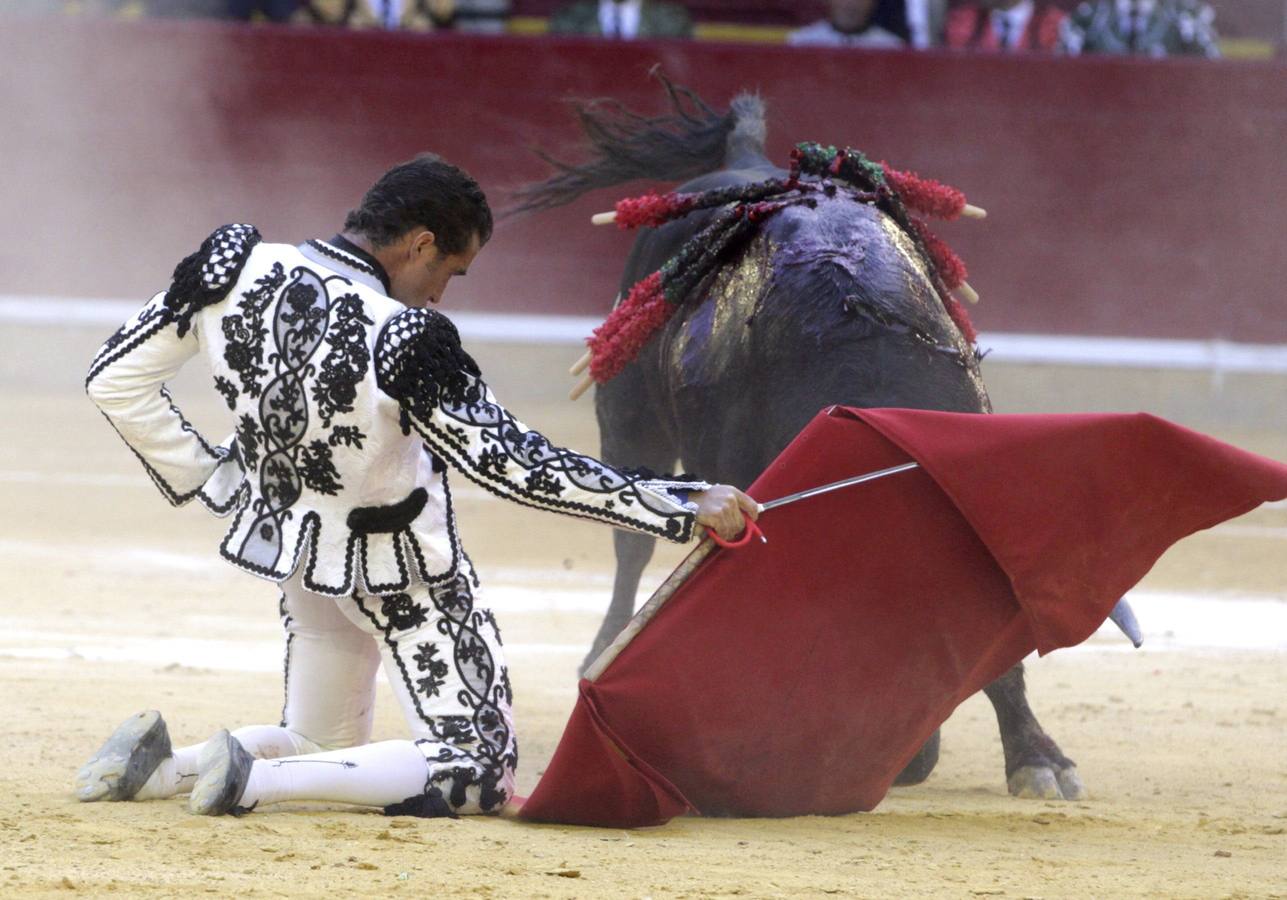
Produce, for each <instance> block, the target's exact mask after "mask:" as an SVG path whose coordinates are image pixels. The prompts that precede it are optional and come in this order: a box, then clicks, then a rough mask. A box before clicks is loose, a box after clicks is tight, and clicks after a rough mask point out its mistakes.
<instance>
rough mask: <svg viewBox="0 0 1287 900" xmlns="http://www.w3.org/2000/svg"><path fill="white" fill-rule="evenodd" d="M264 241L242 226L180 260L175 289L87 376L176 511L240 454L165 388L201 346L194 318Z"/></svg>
mask: <svg viewBox="0 0 1287 900" xmlns="http://www.w3.org/2000/svg"><path fill="white" fill-rule="evenodd" d="M257 241H258V232H255V231H254V229H251V228H249V226H243V225H230V226H224V227H223V228H221V229H219V230H218V231H216V232H215V233H214V234H212V235H211V236H210V238H208V239H207V240H206V242H205V243H203V244H202V245H201V248H200V249H199V250H198V251H197V252H196V253H193V254H192V255H190V256H188V257H187V258H186V259H184V260H183V262H181V263H179V266H178V267H177V268H176V269H175V273H174V280H173V282H172V283H171V285H170V288H169V290H167V291H166V292H165V293H162V294H157V295H156V296H154V297H153V298H152V299H151V300H149V301H148V303H147V304H146V305H145V306H144V307H143V308H142V309H141V310H139V312H138V313H136V314H135V315H134V316H133V317H132V318H131V319H130V320H129V321H127V322H126V323H125V324H124V325H122V326H121V327H120V329H118V330H117V332H116V333H115V334H114V335H112V336H111V337H110V338H108V339H107V342H106V343H104V344H103V346H102V347H101V348H100V349H99V351H98V353H97V354H96V355H95V356H94V361H93V362H92V363H91V364H90V369H89V375H88V376H87V377H86V379H85V390H86V392H87V393H88V394H89V396H90V399H91V400H93V401H94V404H95V405H96V406H97V407H98V408H99V410H100V411H101V412H102V413H103V415H104V416H106V417H107V421H108V422H109V423H111V425H112V427H113V428H114V429H116V432H117V434H119V435H120V436H121V438H122V439H123V440H124V441H125V443H126V444H127V445H129V447H130V449H131V450H132V451H134V455H135V456H137V457H138V458H139V461H140V462H141V463H142V464H143V468H144V469H146V470H147V473H148V475H150V476H151V477H152V480H153V481H154V482H156V486H157V487H158V488H160V490H161V493H162V494H164V495H165V497H166V499H167V500H169V501H170V502H171V503H172V504H174V505H175V506H180V505H182V504H184V503H187V502H188V501H189V500H191V499H192V498H193V497H197V496H200V495H201V488H202V486H203V485H204V484H205V482H206V481H207V479H209V478H210V476H211V475H213V474H214V473H215V470H216V469H218V468H219V467H220V466H221V465H223V464H224V463H225V462H235V457H234V456H233V455H232V454H231V453H230V451H229V450H228V449H227V448H223V447H214V446H211V445H210V443H209V442H208V441H206V439H205V438H203V437H202V436H201V434H199V433H198V432H197V430H196V428H194V427H193V426H192V424H191V423H190V422H188V420H187V419H185V418H184V416H183V413H182V412H181V411H180V410H179V408H178V407H177V406H176V405H175V404H174V401H173V399H172V398H171V397H170V392H169V391H168V390H167V389H166V386H165V383H166V381H168V380H169V379H171V378H173V377H174V376H175V375H176V374H177V373H178V371H179V370H180V369H181V368H182V367H183V364H184V363H186V362H187V361H188V360H189V359H191V358H192V357H193V356H194V355H195V354H196V353H197V351H198V349H199V348H200V344H199V342H198V339H197V335H196V332H195V331H193V330H192V327H191V324H192V316H193V314H194V313H195V312H196V311H197V310H199V309H200V308H201V307H203V306H208V305H209V304H211V303H214V302H218V301H219V300H221V299H223V297H225V296H226V295H227V293H228V290H229V289H230V288H231V287H232V285H233V284H234V283H235V282H236V279H237V277H238V276H239V275H240V273H241V269H242V268H243V267H244V265H245V260H246V257H247V256H248V255H249V253H250V250H251V248H253V246H254V244H255V243H256V242H257ZM207 505H211V504H210V502H207ZM212 508H213V507H212ZM215 511H216V512H223V511H225V510H222V509H216V510H215Z"/></svg>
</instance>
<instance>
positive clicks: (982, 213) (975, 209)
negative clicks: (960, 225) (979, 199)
mask: <svg viewBox="0 0 1287 900" xmlns="http://www.w3.org/2000/svg"><path fill="white" fill-rule="evenodd" d="M961 215H963V216H965V218H967V219H986V218H987V217H988V211H987V210H986V209H984V208H983V207H982V206H971V205H970V204H969V203H967V204H965V205H964V206H962V207H961Z"/></svg>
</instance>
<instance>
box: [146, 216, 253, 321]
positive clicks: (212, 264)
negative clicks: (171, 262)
mask: <svg viewBox="0 0 1287 900" xmlns="http://www.w3.org/2000/svg"><path fill="white" fill-rule="evenodd" d="M260 240H261V238H260V236H259V229H257V228H255V226H253V225H241V224H233V225H224V226H221V227H219V228H216V229H215V230H214V231H213V232H211V234H210V236H209V237H208V238H206V239H205V240H204V241H202V242H201V246H200V247H199V248H198V249H197V251H196V252H195V253H190V254H188V255H187V256H185V257H184V258H183V260H182V261H181V262H180V263H179V264H178V265H177V266H175V267H174V275H173V276H172V277H171V281H170V287H169V288H168V289H167V290H166V292H165V306H166V308H167V309H169V310H170V313H171V315H172V316H173V318H174V320H175V321H176V322H178V325H179V337H183V335H184V334H186V333H187V330H188V328H189V327H190V326H191V324H192V316H193V314H195V313H196V312H197V311H198V310H200V309H203V308H205V307H207V306H210V305H211V304H212V303H218V302H219V301H220V300H222V299H223V298H224V297H226V296H227V295H228V291H229V290H231V288H232V286H233V285H234V284H236V283H237V279H238V278H239V277H240V276H241V270H242V269H243V268H245V266H246V260H247V259H249V258H250V251H251V250H253V249H254V247H255V245H256V244H258V243H259V242H260Z"/></svg>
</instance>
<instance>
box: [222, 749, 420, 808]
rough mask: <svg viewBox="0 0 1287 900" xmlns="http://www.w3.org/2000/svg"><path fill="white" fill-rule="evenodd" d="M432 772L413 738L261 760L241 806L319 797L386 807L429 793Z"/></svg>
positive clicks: (240, 801) (334, 801)
mask: <svg viewBox="0 0 1287 900" xmlns="http://www.w3.org/2000/svg"><path fill="white" fill-rule="evenodd" d="M247 749H249V748H247ZM427 776H428V769H427V768H426V763H425V756H424V753H422V752H421V750H420V748H419V747H417V746H416V745H415V744H414V743H412V742H411V741H381V742H380V743H378V744H366V745H364V746H361V747H352V748H350V749H348V750H331V751H329V752H326V753H312V754H309V755H307V756H289V757H284V758H282V759H273V760H256V761H255V764H254V766H253V767H252V768H251V770H250V781H249V782H248V783H247V784H246V791H245V793H243V794H242V795H241V799H239V800H238V801H237V805H238V806H245V807H251V806H255V805H256V804H258V805H260V806H266V805H267V804H270V803H283V802H286V801H290V800H318V801H322V802H326V803H352V804H355V805H357V806H380V807H384V806H390V805H392V804H394V803H401V802H402V801H403V800H406V799H407V798H409V797H415V796H419V795H421V794H423V793H424V791H425V780H426V778H427Z"/></svg>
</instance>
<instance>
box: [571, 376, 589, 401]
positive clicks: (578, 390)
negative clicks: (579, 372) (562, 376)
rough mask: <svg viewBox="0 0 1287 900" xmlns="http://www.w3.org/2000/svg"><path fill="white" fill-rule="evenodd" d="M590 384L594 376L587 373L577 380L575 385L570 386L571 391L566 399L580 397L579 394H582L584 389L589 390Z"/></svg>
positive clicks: (577, 398)
mask: <svg viewBox="0 0 1287 900" xmlns="http://www.w3.org/2000/svg"><path fill="white" fill-rule="evenodd" d="M592 384H594V376H593V375H589V374H587V375H586V376H585V377H584V378H582V379H581V380H580V381H578V382H577V384H576V387H574V388H572V391H571V393H569V394H568V399H569V400H579V399H581V395H582V394H584V393H585V392H586V391H588V390H590V386H591V385H592Z"/></svg>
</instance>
